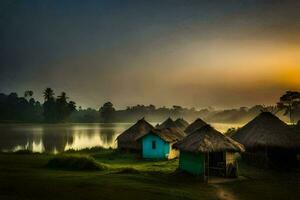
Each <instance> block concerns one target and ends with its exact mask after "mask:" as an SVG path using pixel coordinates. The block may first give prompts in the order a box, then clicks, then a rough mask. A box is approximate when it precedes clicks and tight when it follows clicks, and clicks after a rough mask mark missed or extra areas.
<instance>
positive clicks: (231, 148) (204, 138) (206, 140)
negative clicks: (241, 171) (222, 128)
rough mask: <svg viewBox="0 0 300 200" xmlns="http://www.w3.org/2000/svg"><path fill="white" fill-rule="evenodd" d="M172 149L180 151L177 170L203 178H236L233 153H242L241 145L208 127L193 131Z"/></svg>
mask: <svg viewBox="0 0 300 200" xmlns="http://www.w3.org/2000/svg"><path fill="white" fill-rule="evenodd" d="M174 147H175V148H177V149H179V150H180V157H179V169H180V170H182V171H186V172H188V173H191V174H193V175H197V176H202V177H204V178H207V177H208V176H209V175H216V176H225V177H236V176H237V166H236V160H235V156H234V153H235V152H241V151H244V148H243V145H241V144H239V143H238V142H236V141H234V140H233V139H231V138H229V137H227V136H224V135H223V134H222V133H220V132H219V131H217V130H215V129H214V128H212V127H211V126H210V125H205V126H204V127H202V128H200V129H198V130H195V131H194V132H193V133H192V134H190V135H188V136H187V137H185V138H184V139H183V140H181V141H179V142H177V143H176V144H174Z"/></svg>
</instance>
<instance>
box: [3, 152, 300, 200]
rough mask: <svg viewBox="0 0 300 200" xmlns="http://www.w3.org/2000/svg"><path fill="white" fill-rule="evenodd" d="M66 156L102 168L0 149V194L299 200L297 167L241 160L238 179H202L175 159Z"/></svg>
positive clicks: (15, 196) (100, 154)
mask: <svg viewBox="0 0 300 200" xmlns="http://www.w3.org/2000/svg"><path fill="white" fill-rule="evenodd" d="M65 155H77V156H81V155H84V156H90V157H92V158H94V159H93V160H95V161H96V162H97V163H99V164H101V165H104V166H105V170H98V171H75V170H71V171H66V170H65V171H64V170H58V169H51V168H48V167H47V163H48V162H49V160H50V159H52V158H53V157H54V155H51V154H13V153H2V154H0V199H1V200H2V199H3V200H5V199H74V200H75V199H107V200H110V199H145V200H147V199H153V200H154V199H155V200H157V199H164V200H168V199H202V200H206V199H231V200H239V199H241V200H248V199H249V200H250V199H251V200H253V199H264V200H267V199H272V200H273V199H274V200H276V199H278V200H282V199H284V200H289V199H291V200H294V199H295V200H296V199H300V194H299V189H300V173H299V171H295V170H294V171H290V172H276V171H270V170H269V171H267V170H262V169H257V168H254V167H250V166H247V165H245V164H243V163H241V164H240V175H241V178H239V179H237V180H230V179H229V181H225V182H224V181H221V182H219V181H218V179H216V180H214V179H212V180H211V183H209V184H205V183H202V182H201V181H199V180H197V179H195V178H193V177H191V176H187V175H182V174H176V173H174V171H175V170H176V168H177V165H178V160H171V161H154V162H151V161H143V160H141V159H139V158H137V156H136V155H134V154H120V153H117V152H114V151H113V150H101V149H100V150H97V149H94V150H85V151H80V152H68V153H65Z"/></svg>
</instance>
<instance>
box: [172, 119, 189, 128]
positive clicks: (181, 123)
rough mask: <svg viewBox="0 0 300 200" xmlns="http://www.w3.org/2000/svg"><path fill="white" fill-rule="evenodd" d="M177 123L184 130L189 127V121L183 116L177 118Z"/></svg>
mask: <svg viewBox="0 0 300 200" xmlns="http://www.w3.org/2000/svg"><path fill="white" fill-rule="evenodd" d="M175 124H176V125H177V126H178V127H179V128H180V129H182V130H185V129H186V127H188V125H189V123H188V122H187V121H185V120H184V119H183V118H178V119H176V120H175Z"/></svg>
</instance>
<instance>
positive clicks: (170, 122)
mask: <svg viewBox="0 0 300 200" xmlns="http://www.w3.org/2000/svg"><path fill="white" fill-rule="evenodd" d="M156 128H157V129H164V128H179V127H178V126H177V125H176V123H175V122H174V121H173V120H172V119H171V118H170V117H169V118H168V119H166V120H165V121H164V122H163V123H161V124H160V125H158V126H157V127H156Z"/></svg>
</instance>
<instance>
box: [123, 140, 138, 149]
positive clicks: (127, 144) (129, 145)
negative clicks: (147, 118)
mask: <svg viewBox="0 0 300 200" xmlns="http://www.w3.org/2000/svg"><path fill="white" fill-rule="evenodd" d="M117 148H118V149H119V150H132V151H139V150H141V145H140V143H139V142H137V141H122V140H118V147H117Z"/></svg>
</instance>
